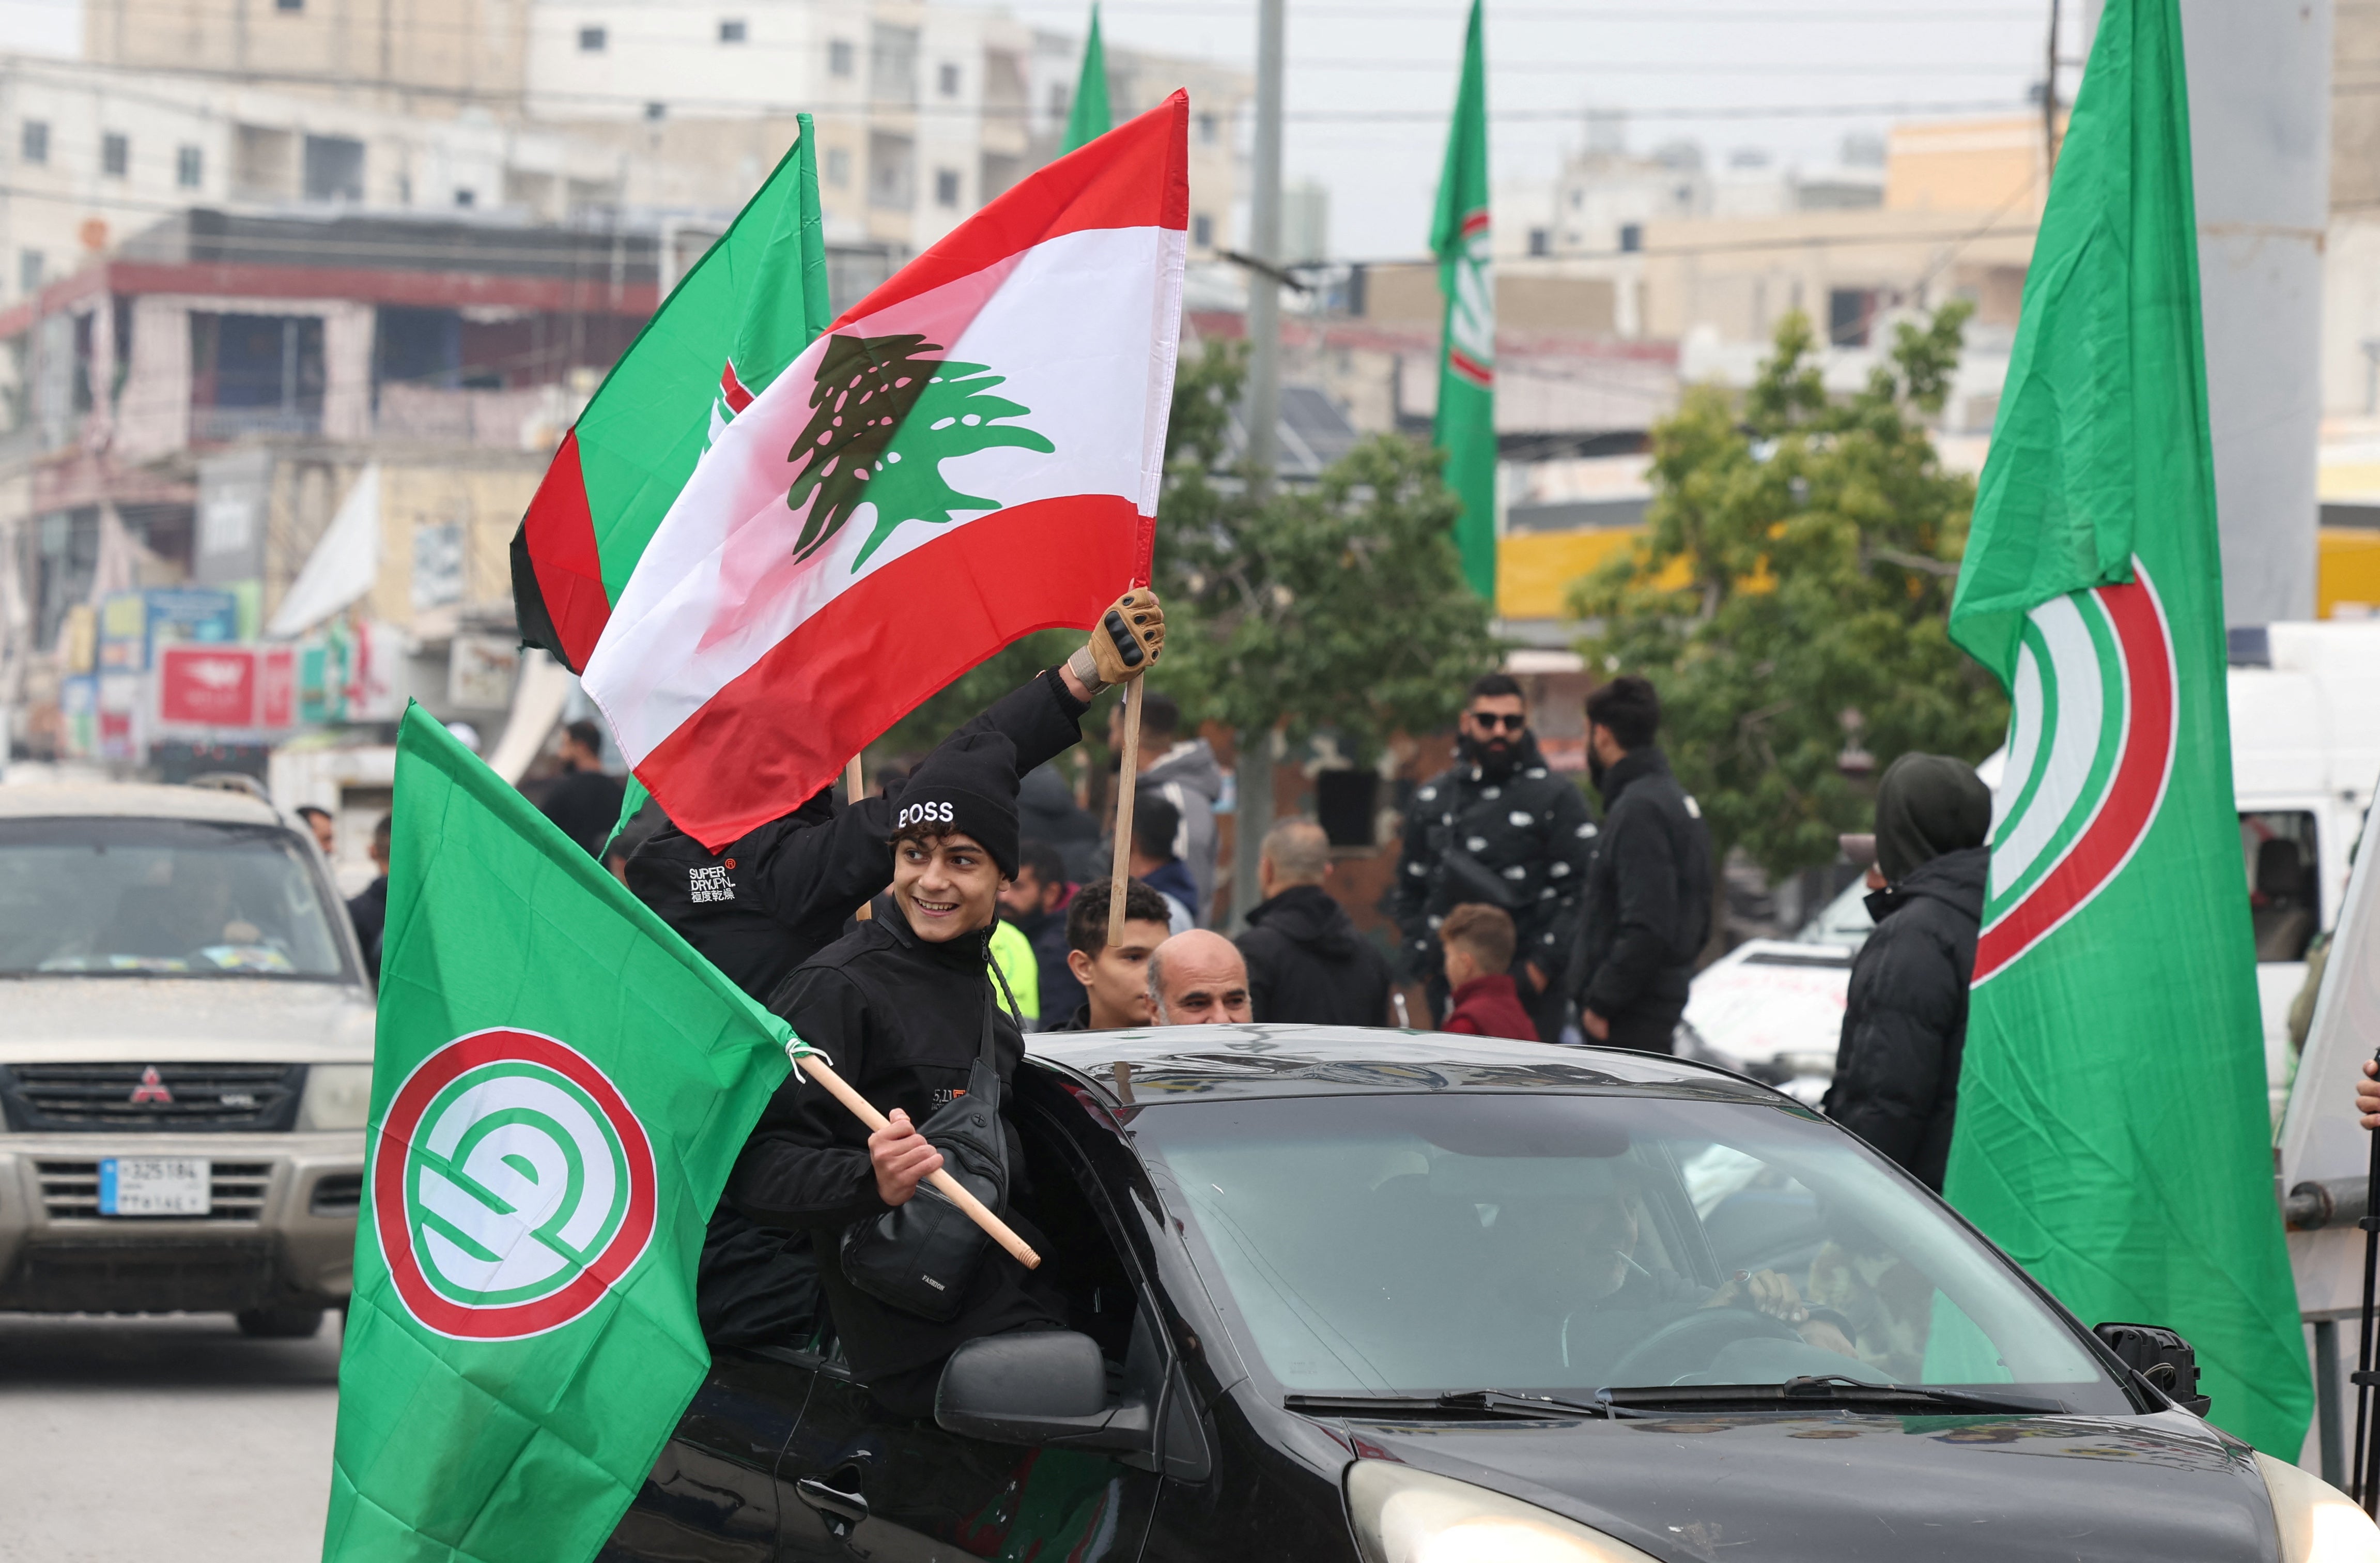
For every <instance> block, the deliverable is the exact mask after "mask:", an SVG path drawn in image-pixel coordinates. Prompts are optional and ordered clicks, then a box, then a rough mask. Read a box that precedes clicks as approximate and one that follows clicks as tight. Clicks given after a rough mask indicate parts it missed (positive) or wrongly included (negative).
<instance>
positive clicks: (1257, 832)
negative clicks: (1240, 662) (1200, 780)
mask: <svg viewBox="0 0 2380 1563" xmlns="http://www.w3.org/2000/svg"><path fill="white" fill-rule="evenodd" d="M1283 9H1284V0H1258V4H1257V145H1256V167H1255V169H1254V170H1253V172H1254V175H1255V183H1254V185H1253V186H1252V187H1251V189H1249V192H1248V255H1249V257H1250V258H1251V259H1253V260H1255V261H1256V262H1257V265H1254V266H1248V267H1245V268H1243V270H1244V271H1245V274H1246V276H1247V279H1248V388H1247V396H1246V398H1245V401H1244V403H1243V405H1244V406H1245V409H1246V414H1247V430H1248V484H1249V490H1250V497H1251V498H1252V499H1255V500H1257V501H1258V502H1262V501H1263V500H1264V499H1265V497H1266V496H1267V495H1269V494H1270V493H1271V491H1272V482H1273V467H1274V465H1275V463H1276V462H1277V461H1278V460H1279V459H1280V445H1281V285H1280V283H1279V282H1277V281H1276V280H1275V278H1274V275H1273V271H1272V270H1271V269H1270V268H1278V267H1279V266H1280V264H1281V53H1282V34H1283V31H1284V20H1285V18H1284V16H1283ZM1233 786H1234V788H1235V789H1236V790H1237V792H1238V795H1239V796H1238V800H1237V801H1236V802H1235V803H1234V804H1233V809H1234V813H1233V819H1234V821H1235V824H1233V833H1232V842H1233V845H1232V911H1233V918H1232V922H1233V926H1234V927H1236V926H1238V925H1239V924H1240V923H1241V922H1245V920H1246V917H1247V914H1248V910H1249V909H1250V908H1252V907H1254V906H1255V905H1256V904H1257V900H1258V899H1259V898H1258V896H1257V849H1258V847H1259V846H1260V844H1261V843H1262V841H1263V839H1264V833H1265V832H1266V831H1267V830H1269V829H1270V828H1271V826H1272V730H1271V729H1270V728H1269V727H1267V728H1264V729H1261V730H1256V729H1251V730H1248V731H1245V732H1242V733H1241V734H1240V735H1239V758H1238V760H1237V761H1236V762H1235V763H1234V764H1233Z"/></svg>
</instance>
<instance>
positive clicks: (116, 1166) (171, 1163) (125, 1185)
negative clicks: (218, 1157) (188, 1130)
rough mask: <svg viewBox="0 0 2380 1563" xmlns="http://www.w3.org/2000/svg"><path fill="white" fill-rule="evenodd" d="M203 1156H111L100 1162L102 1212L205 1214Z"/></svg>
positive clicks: (206, 1206) (206, 1190) (205, 1193)
mask: <svg viewBox="0 0 2380 1563" xmlns="http://www.w3.org/2000/svg"><path fill="white" fill-rule="evenodd" d="M208 1172H209V1167H208V1166H207V1161H206V1158H205V1157H203V1156H109V1157H107V1158H106V1159H105V1160H103V1161H102V1162H101V1163H100V1164H99V1213H100V1214H101V1215H205V1214H206V1213H207V1209H208V1204H207V1200H208V1189H207V1176H208Z"/></svg>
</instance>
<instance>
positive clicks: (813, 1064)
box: [800, 1053, 1041, 1270]
mask: <svg viewBox="0 0 2380 1563" xmlns="http://www.w3.org/2000/svg"><path fill="white" fill-rule="evenodd" d="M800 1063H801V1066H802V1073H804V1074H806V1075H807V1076H809V1077H810V1079H812V1080H814V1081H818V1082H819V1083H820V1085H822V1086H824V1087H826V1093H827V1094H828V1095H830V1096H832V1097H833V1098H834V1099H835V1100H836V1101H838V1102H840V1103H842V1104H843V1105H844V1106H846V1107H848V1108H850V1109H851V1113H852V1116H853V1117H856V1118H857V1119H858V1120H859V1121H860V1122H862V1123H864V1124H866V1125H867V1126H868V1129H869V1130H871V1131H873V1130H885V1129H890V1128H891V1127H892V1125H891V1124H890V1123H888V1122H887V1121H886V1120H885V1117H884V1115H883V1114H882V1113H880V1112H878V1111H877V1110H876V1109H875V1108H874V1107H872V1106H870V1105H868V1098H867V1097H865V1096H862V1095H861V1094H860V1093H858V1092H856V1091H854V1090H853V1089H852V1088H851V1085H850V1083H849V1082H848V1081H845V1080H844V1078H843V1077H842V1076H841V1075H839V1074H836V1073H835V1072H834V1069H833V1068H832V1066H830V1065H829V1064H828V1063H827V1061H826V1060H825V1059H823V1058H821V1057H820V1056H818V1055H817V1054H815V1053H806V1054H804V1055H802V1056H801V1059H800ZM926 1181H927V1182H928V1183H929V1184H931V1185H932V1186H933V1189H934V1191H935V1192H936V1193H938V1194H940V1195H941V1196H942V1198H944V1199H946V1200H948V1201H950V1202H951V1203H953V1204H954V1205H956V1206H958V1207H959V1209H961V1210H962V1211H965V1213H966V1218H967V1219H968V1220H970V1221H972V1222H974V1223H975V1224H976V1225H977V1226H978V1227H982V1228H983V1229H984V1230H985V1231H986V1232H987V1233H989V1234H990V1237H991V1240H992V1241H993V1242H996V1243H998V1244H999V1245H1000V1246H1001V1247H1002V1248H1004V1249H1006V1250H1007V1251H1008V1252H1009V1255H1010V1257H1012V1258H1014V1260H1015V1261H1016V1263H1018V1264H1022V1265H1024V1266H1025V1267H1026V1269H1027V1270H1038V1269H1039V1268H1040V1267H1041V1256H1040V1255H1039V1254H1038V1253H1036V1252H1033V1249H1032V1246H1031V1245H1030V1244H1028V1243H1027V1242H1026V1240H1025V1239H1023V1238H1020V1237H1018V1236H1017V1235H1016V1232H1015V1230H1014V1228H1013V1227H1010V1226H1009V1225H1008V1223H1007V1222H1005V1221H1002V1219H1001V1218H1000V1217H999V1216H997V1215H993V1214H992V1213H991V1209H990V1206H988V1205H986V1204H985V1203H983V1202H982V1201H981V1200H979V1199H977V1198H976V1197H975V1196H974V1195H973V1194H970V1193H968V1192H967V1191H966V1185H965V1184H964V1183H961V1182H960V1181H959V1180H958V1179H957V1178H953V1177H952V1176H951V1175H950V1174H949V1173H948V1172H946V1171H941V1170H937V1171H935V1172H934V1173H932V1174H930V1175H929V1177H928V1178H926Z"/></svg>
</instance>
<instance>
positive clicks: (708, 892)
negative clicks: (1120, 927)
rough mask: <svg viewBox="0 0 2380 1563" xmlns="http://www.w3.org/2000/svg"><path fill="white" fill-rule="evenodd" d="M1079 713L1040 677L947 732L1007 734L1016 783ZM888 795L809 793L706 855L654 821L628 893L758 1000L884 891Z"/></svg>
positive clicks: (1062, 746)
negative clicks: (655, 828) (849, 797)
mask: <svg viewBox="0 0 2380 1563" xmlns="http://www.w3.org/2000/svg"><path fill="white" fill-rule="evenodd" d="M1086 709H1087V707H1085V706H1084V705H1083V704H1082V702H1079V701H1077V700H1075V697H1074V696H1073V695H1071V694H1069V693H1067V692H1066V685H1065V681H1064V679H1062V678H1060V677H1059V675H1058V673H1057V672H1056V671H1055V670H1052V671H1050V672H1047V673H1044V674H1042V675H1040V676H1039V677H1038V678H1035V679H1033V680H1032V681H1031V682H1030V683H1027V684H1025V685H1023V686H1022V687H1020V688H1018V689H1015V690H1011V691H1010V692H1009V693H1007V694H1005V695H1002V697H1001V698H1000V699H999V700H997V701H994V702H992V703H991V704H990V706H988V707H986V708H985V709H984V710H983V712H982V713H981V714H978V715H977V716H976V717H975V718H974V719H973V720H971V721H969V722H968V723H967V724H966V725H965V727H961V728H960V729H959V732H961V733H967V732H977V731H990V732H995V733H999V734H1002V736H1004V737H1005V738H1007V739H1009V741H1011V742H1012V743H1014V744H1015V745H1016V774H1017V775H1020V776H1022V775H1024V774H1025V773H1026V772H1027V771H1029V770H1031V769H1033V767H1035V766H1036V765H1038V764H1040V763H1043V762H1044V761H1046V760H1049V759H1050V758H1051V757H1052V756H1054V755H1057V754H1060V753H1062V752H1063V751H1066V750H1067V749H1069V748H1071V747H1073V746H1074V745H1075V743H1077V742H1079V741H1080V740H1081V739H1082V736H1083V730H1082V727H1081V726H1080V724H1081V722H1082V717H1083V713H1084V711H1085V710H1086ZM952 736H953V737H956V736H957V735H956V734H953V735H952ZM899 796H900V788H898V787H897V786H896V787H894V788H891V789H890V790H889V792H888V794H887V795H886V796H884V797H879V798H863V799H861V800H859V802H858V803H856V805H851V806H847V807H839V806H837V805H836V804H835V803H834V802H833V800H832V797H831V795H830V794H828V793H823V792H821V793H820V794H819V795H818V796H817V797H815V798H812V799H811V800H809V801H808V802H807V803H804V804H803V805H802V806H801V807H800V808H798V809H796V810H795V811H794V812H792V813H790V814H787V815H785V816H784V817H783V818H782V819H775V820H771V821H770V822H769V823H768V824H764V825H761V826H759V828H758V829H755V830H751V831H747V833H745V834H744V835H743V836H738V837H737V838H736V839H735V841H733V842H731V843H729V844H728V846H727V848H726V849H724V850H722V851H718V852H713V851H710V850H709V849H706V848H705V847H704V846H703V845H702V843H701V842H699V841H697V840H696V839H695V838H694V837H692V836H688V835H686V833H685V832H684V831H682V830H680V829H678V828H677V826H675V825H674V824H671V825H664V826H663V827H662V829H661V830H660V831H659V832H658V833H656V834H655V835H654V836H653V838H652V839H651V840H650V841H648V842H646V843H645V845H644V846H642V847H641V848H639V849H637V854H636V855H635V856H634V857H632V858H630V859H629V860H628V888H629V889H630V890H632V891H634V892H635V893H636V897H637V899H638V900H640V901H642V902H644V903H645V905H647V906H649V907H650V908H652V909H653V910H655V911H657V912H659V913H661V916H662V921H663V922H667V923H668V924H669V925H670V926H671V927H672V928H674V929H676V930H677V931H678V933H679V934H681V935H683V936H684V937H685V939H686V943H687V944H690V945H692V946H694V947H695V948H696V949H698V950H700V951H701V952H702V953H703V954H704V955H705V956H707V957H709V958H710V963H711V964H712V965H714V966H716V967H718V968H719V969H720V971H723V972H725V973H726V974H727V980H728V981H729V982H731V983H735V985H736V986H737V987H739V988H742V989H743V990H744V991H745V992H746V993H747V994H750V995H752V996H753V997H755V998H758V999H762V1000H766V999H767V998H768V996H769V995H770V994H771V993H772V992H774V991H775V989H776V987H777V985H778V984H779V983H782V982H783V981H784V980H785V976H786V974H787V973H789V972H791V971H793V970H794V968H795V967H796V966H799V965H800V964H801V963H802V962H803V961H805V960H807V959H809V958H810V957H811V956H813V955H816V954H817V953H818V952H819V951H820V950H822V949H824V948H825V947H826V946H829V945H831V944H832V943H833V942H834V941H835V940H836V939H837V938H839V937H841V936H842V934H843V925H844V923H845V922H848V921H850V919H851V915H852V914H853V913H854V912H856V911H857V910H859V909H860V908H861V907H864V906H866V905H867V904H868V898H869V897H870V896H873V895H875V894H876V893H877V892H878V891H880V890H882V889H883V888H884V887H885V886H886V885H890V884H892V849H891V848H890V847H889V846H887V845H886V844H887V843H888V842H889V841H890V840H891V839H892V820H893V814H894V811H895V809H896V808H897V806H898V804H897V800H898V799H899Z"/></svg>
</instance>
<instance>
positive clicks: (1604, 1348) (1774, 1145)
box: [1133, 1093, 2134, 1414]
mask: <svg viewBox="0 0 2380 1563" xmlns="http://www.w3.org/2000/svg"><path fill="white" fill-rule="evenodd" d="M1133 1131H1134V1137H1135V1142H1136V1143H1137V1144H1138V1145H1139V1147H1140V1149H1141V1150H1142V1152H1143V1154H1145V1155H1147V1157H1148V1158H1149V1160H1150V1161H1151V1163H1152V1164H1153V1165H1154V1166H1156V1168H1157V1169H1158V1171H1159V1174H1160V1179H1161V1181H1163V1182H1167V1183H1170V1184H1171V1185H1172V1187H1171V1188H1170V1189H1169V1190H1167V1191H1166V1192H1167V1199H1168V1203H1170V1204H1172V1205H1173V1207H1174V1208H1175V1209H1176V1210H1177V1211H1180V1212H1184V1213H1186V1214H1187V1215H1188V1216H1189V1217H1190V1221H1191V1224H1192V1226H1193V1227H1195V1232H1194V1234H1193V1252H1194V1257H1195V1260H1196V1264H1198V1265H1199V1267H1200V1269H1201V1271H1202V1272H1203V1273H1204V1274H1205V1275H1206V1276H1207V1277H1208V1285H1209V1287H1210V1288H1214V1289H1216V1290H1218V1291H1220V1292H1222V1293H1225V1294H1227V1297H1228V1304H1229V1306H1230V1309H1231V1311H1232V1312H1233V1313H1236V1315H1237V1318H1236V1320H1235V1321H1234V1327H1235V1329H1236V1330H1237V1331H1238V1332H1239V1333H1241V1334H1242V1335H1243V1337H1244V1338H1245V1341H1246V1342H1247V1343H1248V1344H1250V1345H1252V1346H1253V1347H1254V1348H1255V1354H1256V1355H1257V1357H1258V1358H1260V1359H1261V1361H1262V1363H1263V1366H1264V1368H1265V1369H1266V1370H1267V1371H1269V1374H1271V1376H1272V1378H1273V1379H1274V1380H1275V1381H1277V1383H1278V1384H1279V1385H1280V1386H1281V1388H1282V1389H1283V1390H1284V1391H1286V1392H1289V1393H1293V1394H1300V1395H1324V1396H1330V1395H1358V1396H1400V1397H1403V1396H1434V1395H1440V1394H1447V1393H1452V1392H1459V1391H1463V1390H1473V1389H1503V1390H1513V1391H1518V1392H1522V1393H1531V1392H1535V1393H1540V1394H1548V1395H1557V1396H1564V1397H1567V1398H1573V1399H1575V1398H1580V1397H1581V1394H1582V1392H1587V1393H1591V1392H1592V1391H1594V1390H1596V1389H1597V1388H1616V1387H1619V1386H1631V1387H1637V1386H1672V1385H1706V1384H1728V1385H1767V1386H1776V1385H1781V1384H1784V1383H1785V1382H1786V1381H1788V1380H1790V1379H1794V1378H1799V1377H1804V1376H1811V1377H1821V1378H1823V1377H1828V1376H1829V1375H1836V1376H1839V1377H1844V1378H1850V1379H1854V1380H1858V1381H1860V1382H1862V1383H1870V1384H1876V1385H1923V1386H1936V1387H1943V1388H1962V1389H1980V1390H1985V1391H1998V1393H2000V1394H2002V1395H2010V1396H2013V1395H2020V1394H2021V1395H2024V1396H2027V1397H2031V1398H2039V1399H2044V1400H2052V1401H2056V1402H2058V1403H2060V1404H2062V1405H2064V1406H2065V1407H2067V1408H2068V1409H2070V1410H2095V1411H2102V1412H2109V1413H2118V1414H2120V1413H2124V1412H2129V1411H2131V1410H2133V1409H2134V1408H2133V1406H2132V1403H2131V1400H2130V1399H2129V1398H2127V1396H2126V1395H2125V1394H2124V1392H2123V1391H2122V1390H2121V1389H2120V1388H2119V1386H2117V1385H2116V1383H2115V1382H2114V1381H2113V1380H2112V1379H2111V1378H2110V1377H2108V1376H2107V1374H2105V1373H2104V1372H2102V1370H2101V1369H2100V1367H2099V1365H2098V1363H2097V1362H2096V1361H2095V1359H2094V1357H2093V1356H2092V1354H2091V1352H2090V1351H2089V1350H2088V1349H2086V1348H2085V1347H2084V1345H2083V1343H2082V1342H2081V1341H2080V1340H2078V1339H2077V1337H2076V1335H2075V1332H2074V1331H2073V1330H2072V1328H2071V1327H2070V1325H2068V1324H2067V1323H2066V1322H2064V1321H2063V1320H2061V1319H2060V1318H2058V1316H2057V1315H2056V1314H2055V1313H2052V1312H2051V1311H2050V1309H2048V1308H2047V1307H2046V1306H2045V1305H2044V1304H2043V1303H2042V1301H2041V1300H2040V1299H2039V1298H2038V1297H2037V1296H2036V1295H2035V1294H2034V1292H2033V1291H2032V1290H2031V1289H2030V1288H2028V1287H2027V1286H2026V1285H2025V1283H2024V1282H2023V1280H2022V1278H2021V1277H2020V1276H2018V1275H2016V1274H2015V1273H2014V1272H2013V1271H2011V1270H2010V1267H2009V1266H2008V1265H2007V1264H2006V1263H2005V1262H2004V1261H2002V1260H2001V1259H2000V1258H1998V1256H1997V1255H1995V1254H1994V1253H1992V1252H1990V1251H1989V1250H1988V1249H1986V1248H1985V1246H1984V1245H1983V1244H1981V1243H1980V1242H1978V1241H1977V1240H1976V1239H1974V1238H1973V1236H1971V1235H1970V1234H1969V1233H1968V1232H1967V1231H1966V1230H1965V1229H1964V1228H1962V1227H1961V1226H1960V1225H1959V1224H1958V1223H1957V1222H1955V1221H1953V1220H1951V1219H1950V1218H1949V1216H1947V1215H1945V1214H1944V1213H1943V1212H1942V1210H1941V1209H1940V1208H1939V1207H1938V1206H1937V1205H1936V1204H1935V1203H1933V1202H1932V1201H1931V1200H1930V1199H1929V1198H1927V1197H1926V1196H1925V1194H1924V1193H1923V1192H1922V1191H1919V1190H1918V1189H1916V1188H1915V1187H1913V1185H1911V1184H1910V1183H1909V1182H1908V1181H1907V1180H1906V1179H1905V1178H1901V1177H1900V1175H1898V1174H1897V1173H1895V1172H1893V1171H1892V1170H1890V1169H1889V1168H1888V1166H1886V1165H1885V1164H1884V1163H1883V1162H1882V1161H1880V1160H1879V1159H1878V1158H1877V1157H1876V1155H1875V1154H1873V1153H1871V1152H1869V1151H1868V1150H1866V1149H1865V1148H1864V1146H1862V1145H1860V1144H1859V1143H1858V1142H1856V1141H1854V1140H1853V1139H1852V1137H1851V1136H1850V1135H1848V1134H1845V1133H1843V1132H1842V1131H1841V1130H1838V1129H1836V1128H1835V1127H1833V1126H1832V1125H1830V1124H1828V1123H1827V1122H1826V1121H1825V1120H1824V1119H1821V1118H1818V1117H1815V1115H1812V1114H1810V1113H1808V1112H1806V1111H1803V1110H1800V1109H1796V1108H1791V1107H1786V1106H1781V1105H1779V1106H1770V1105H1763V1104H1757V1103H1747V1102H1720V1101H1703V1100H1691V1099H1681V1098H1674V1097H1647V1096H1620V1095H1613V1096H1594V1095H1565V1094H1555V1093H1542V1094H1540V1093H1504V1094H1487V1093H1480V1094H1467V1093H1431V1094H1427V1095H1422V1094H1418V1093H1416V1094H1406V1095H1378V1096H1354V1095H1350V1096H1309V1097H1299V1098H1295V1099H1278V1098H1277V1099H1268V1100H1255V1101H1217V1102H1205V1103H1179V1104H1169V1105H1159V1106H1150V1107H1147V1108H1145V1109H1143V1110H1142V1111H1141V1112H1139V1113H1138V1114H1136V1115H1135V1119H1134V1123H1133ZM1217 1282H1220V1287H1217V1286H1216V1283H1217Z"/></svg>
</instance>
